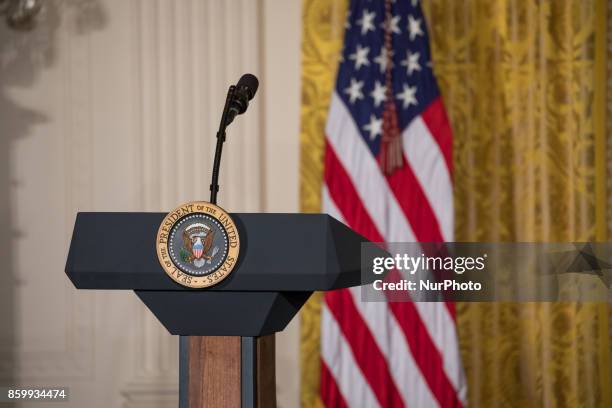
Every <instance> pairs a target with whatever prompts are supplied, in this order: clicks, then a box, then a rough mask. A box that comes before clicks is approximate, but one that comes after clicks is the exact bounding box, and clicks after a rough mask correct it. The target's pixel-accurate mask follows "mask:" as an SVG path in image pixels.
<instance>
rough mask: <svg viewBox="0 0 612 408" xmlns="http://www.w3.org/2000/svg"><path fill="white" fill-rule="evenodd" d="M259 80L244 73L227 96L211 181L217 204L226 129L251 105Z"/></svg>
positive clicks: (212, 192)
mask: <svg viewBox="0 0 612 408" xmlns="http://www.w3.org/2000/svg"><path fill="white" fill-rule="evenodd" d="M258 87H259V81H258V80H257V77H256V76H255V75H252V74H244V75H243V76H242V77H241V78H240V80H239V81H238V83H237V84H236V85H232V86H230V87H229V89H228V91H227V97H226V98H225V106H224V107H223V114H222V115H221V122H220V123H219V130H218V131H217V146H216V148H215V158H214V161H213V170H212V181H211V183H210V202H211V203H212V204H217V193H218V192H219V168H220V166H221V153H222V152H223V143H224V142H225V129H226V128H227V126H229V124H230V123H232V122H233V120H234V118H235V117H236V116H237V115H240V114H243V113H244V112H246V110H247V108H248V107H249V101H250V100H251V99H253V97H254V96H255V93H256V92H257V88H258Z"/></svg>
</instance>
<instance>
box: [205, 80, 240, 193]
mask: <svg viewBox="0 0 612 408" xmlns="http://www.w3.org/2000/svg"><path fill="white" fill-rule="evenodd" d="M235 90H236V87H235V86H234V85H232V86H230V87H229V89H228V91H227V97H226V98H225V106H224V107H223V114H222V115H221V123H220V124H219V131H217V147H216V148H215V159H214V161H213V171H212V181H211V182H210V202H211V203H212V204H217V193H218V192H219V167H220V166H221V153H222V151H223V142H225V128H226V127H227V114H228V112H229V107H230V102H231V101H232V99H233V98H234V91H235Z"/></svg>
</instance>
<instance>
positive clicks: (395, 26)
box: [380, 16, 402, 34]
mask: <svg viewBox="0 0 612 408" xmlns="http://www.w3.org/2000/svg"><path fill="white" fill-rule="evenodd" d="M400 18H402V16H393V17H391V21H389V20H385V22H383V23H382V24H381V25H380V26H381V27H382V28H383V29H386V28H387V26H389V27H390V30H391V32H392V33H393V34H401V33H402V31H401V30H400V29H399V21H400Z"/></svg>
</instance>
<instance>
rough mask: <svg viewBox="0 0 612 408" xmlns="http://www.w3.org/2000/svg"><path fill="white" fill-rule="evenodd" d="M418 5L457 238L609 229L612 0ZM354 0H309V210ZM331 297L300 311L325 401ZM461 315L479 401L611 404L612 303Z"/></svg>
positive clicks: (480, 308)
mask: <svg viewBox="0 0 612 408" xmlns="http://www.w3.org/2000/svg"><path fill="white" fill-rule="evenodd" d="M423 3H424V10H425V14H426V15H427V18H428V23H429V28H430V39H431V44H432V51H433V67H434V71H435V73H436V76H437V78H438V81H439V84H440V88H441V91H442V94H443V97H444V101H445V104H446V107H447V111H448V113H449V116H450V119H451V125H452V128H453V132H454V157H453V159H454V166H455V168H454V180H455V211H456V216H455V219H456V239H457V240H458V241H550V242H554V241H586V240H606V239H607V238H608V235H610V232H612V230H611V228H610V225H612V223H610V221H611V217H610V214H612V205H610V203H611V202H612V194H610V191H612V188H609V186H607V184H606V183H607V175H608V173H609V172H610V171H609V168H610V167H612V165H611V164H610V163H612V148H610V147H609V146H612V143H607V140H606V134H607V132H606V98H607V94H606V78H607V72H606V60H607V50H609V49H611V47H610V44H608V43H607V41H606V14H609V13H610V10H609V9H608V8H607V4H606V2H605V0H574V1H571V0H554V1H552V0H551V1H523V0H514V1H510V0H499V1H494V0H472V1H464V2H457V1H453V0H446V1H443V0H427V1H424V2H423ZM346 8H347V0H304V1H303V24H304V28H303V44H302V81H303V85H302V87H303V90H302V129H301V146H302V156H301V204H302V210H303V211H305V212H316V211H319V210H320V187H321V174H322V153H323V129H324V125H325V120H326V116H327V107H328V103H329V96H330V92H331V89H332V87H333V83H334V79H335V72H336V67H337V58H338V56H339V50H340V47H341V44H342V35H343V24H344V18H345V13H346ZM607 103H608V106H610V105H611V103H610V98H608V102H607ZM608 122H611V121H610V120H609V118H608ZM608 133H610V132H608ZM611 236H612V235H611ZM320 299H321V298H320V296H314V297H313V299H312V300H311V301H310V302H309V303H308V305H307V306H306V308H305V309H304V311H303V312H302V342H301V364H302V365H301V374H302V406H304V407H311V406H317V405H318V404H320V401H318V384H319V352H318V350H319V323H320V321H319V311H320ZM457 316H458V317H457V319H458V332H459V338H460V346H461V353H462V358H463V363H464V367H465V371H466V376H467V379H468V387H469V390H468V398H469V405H470V406H472V407H491V406H495V407H497V406H523V407H531V406H552V407H574V406H588V407H611V406H612V350H611V345H612V340H611V336H612V306H609V305H607V304H597V303H570V302H566V303H520V304H518V303H504V304H500V303H491V304H476V303H471V304H469V303H466V304H460V305H458V314H457Z"/></svg>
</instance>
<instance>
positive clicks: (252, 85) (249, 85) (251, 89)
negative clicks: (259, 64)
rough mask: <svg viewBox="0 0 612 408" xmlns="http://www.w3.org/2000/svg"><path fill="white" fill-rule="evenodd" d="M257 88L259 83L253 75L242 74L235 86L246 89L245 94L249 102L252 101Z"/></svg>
mask: <svg viewBox="0 0 612 408" xmlns="http://www.w3.org/2000/svg"><path fill="white" fill-rule="evenodd" d="M258 86H259V81H258V80H257V77H256V76H255V75H253V74H244V75H243V76H241V77H240V80H239V81H238V83H237V84H236V88H246V90H247V93H248V95H249V100H251V99H253V97H254V96H255V92H257V87H258Z"/></svg>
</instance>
